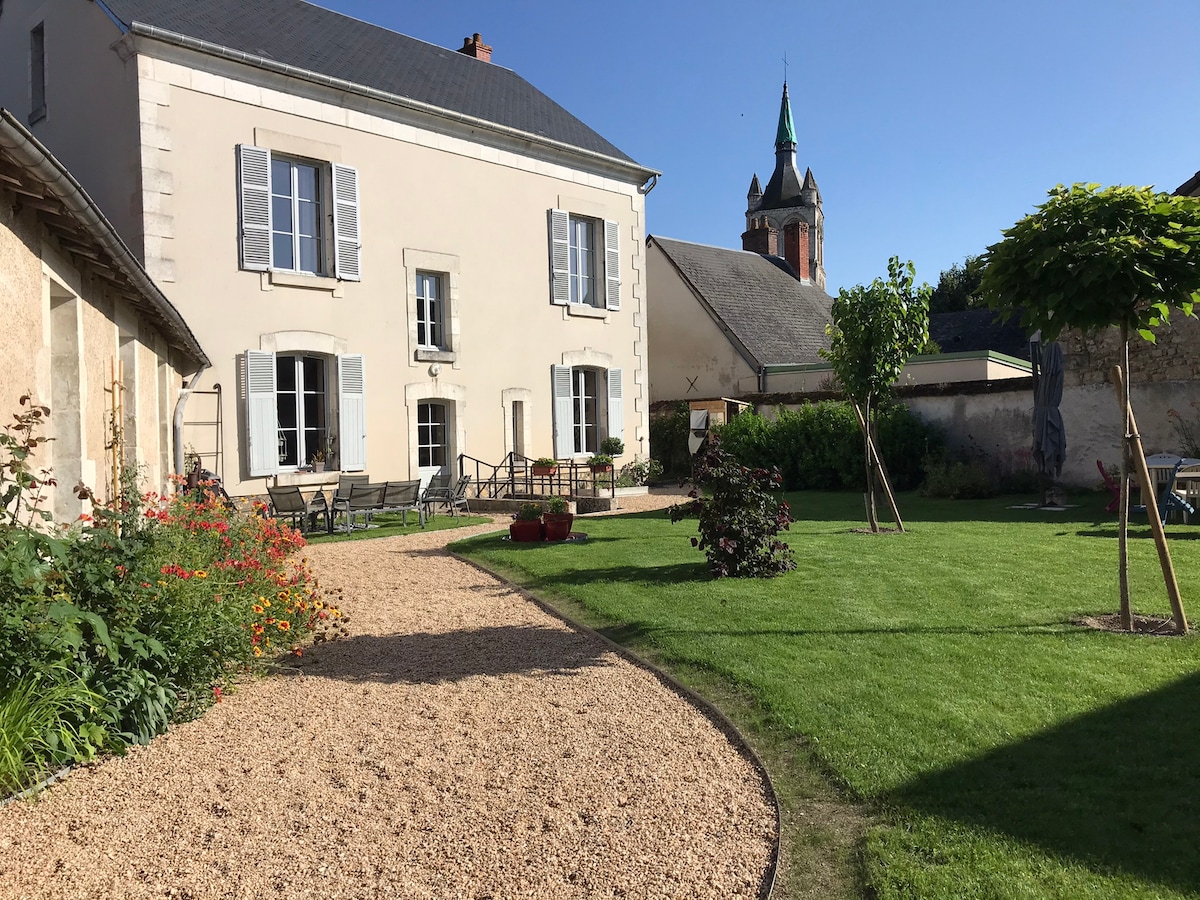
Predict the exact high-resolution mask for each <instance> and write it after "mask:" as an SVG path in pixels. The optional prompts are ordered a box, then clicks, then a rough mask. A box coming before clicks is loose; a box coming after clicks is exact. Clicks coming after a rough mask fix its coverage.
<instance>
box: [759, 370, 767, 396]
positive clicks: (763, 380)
mask: <svg viewBox="0 0 1200 900" xmlns="http://www.w3.org/2000/svg"><path fill="white" fill-rule="evenodd" d="M758 392H759V393H760V394H765V393H766V392H767V367H766V366H759V367H758Z"/></svg>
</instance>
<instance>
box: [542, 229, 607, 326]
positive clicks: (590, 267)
mask: <svg viewBox="0 0 1200 900" xmlns="http://www.w3.org/2000/svg"><path fill="white" fill-rule="evenodd" d="M620 236H621V227H620V223H618V222H615V221H608V220H603V219H595V218H589V217H587V216H581V215H574V214H572V213H570V212H568V211H566V210H562V209H552V210H550V302H551V303H554V304H556V305H559V306H592V307H599V308H601V309H609V310H619V309H620V308H621V240H620Z"/></svg>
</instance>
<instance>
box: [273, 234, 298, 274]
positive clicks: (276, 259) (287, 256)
mask: <svg viewBox="0 0 1200 900" xmlns="http://www.w3.org/2000/svg"><path fill="white" fill-rule="evenodd" d="M271 265H272V266H273V267H274V268H276V269H294V268H296V261H295V257H294V256H293V255H292V236H291V235H290V234H280V233H279V232H275V233H274V234H272V235H271Z"/></svg>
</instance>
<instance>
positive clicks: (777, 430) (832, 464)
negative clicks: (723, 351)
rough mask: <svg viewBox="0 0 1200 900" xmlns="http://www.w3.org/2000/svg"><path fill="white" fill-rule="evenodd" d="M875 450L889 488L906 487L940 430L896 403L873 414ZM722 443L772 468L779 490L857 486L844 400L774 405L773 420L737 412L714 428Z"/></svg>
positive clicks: (859, 470)
mask: <svg viewBox="0 0 1200 900" xmlns="http://www.w3.org/2000/svg"><path fill="white" fill-rule="evenodd" d="M877 423H878V424H877V429H878V432H879V452H880V453H881V454H882V456H883V459H884V463H885V464H886V465H887V467H888V473H889V474H890V476H891V481H892V487H893V488H895V489H896V490H900V491H903V490H911V489H913V488H915V487H916V486H917V485H918V484H920V482H921V480H922V479H923V478H924V474H925V472H924V459H925V457H926V456H928V455H929V454H931V453H938V452H940V450H941V447H942V443H943V439H942V434H941V431H940V430H939V429H937V428H936V427H933V426H930V425H926V424H925V423H924V422H922V421H921V419H920V418H919V417H918V416H916V415H914V414H913V413H912V412H910V411H909V409H908V407H906V406H904V405H903V404H900V403H895V404H888V405H883V406H881V407H880V408H879V410H878V413H877ZM717 430H718V431H719V433H720V436H721V443H722V446H723V447H724V448H725V449H726V450H727V451H728V452H730V453H732V454H733V455H734V456H735V457H737V459H738V461H739V462H741V463H742V464H743V465H746V466H751V467H756V468H763V467H769V466H778V467H779V469H780V471H781V472H782V474H783V484H784V489H785V490H789V491H795V490H863V489H864V487H865V475H864V471H865V466H864V462H863V441H862V432H861V431H860V430H859V427H858V420H857V418H856V416H855V415H854V410H853V409H852V408H851V407H850V406H849V405H848V404H846V403H843V402H841V401H834V400H824V401H821V402H820V403H807V404H805V405H804V406H801V407H800V408H799V409H795V410H791V409H782V408H781V409H780V410H779V413H778V415H777V417H776V418H775V419H774V420H770V421H768V420H767V419H765V418H763V417H762V416H759V415H757V414H755V413H742V414H741V415H739V416H736V417H735V418H733V419H731V420H730V421H729V422H728V423H727V424H726V425H723V426H721V427H720V428H719V429H717Z"/></svg>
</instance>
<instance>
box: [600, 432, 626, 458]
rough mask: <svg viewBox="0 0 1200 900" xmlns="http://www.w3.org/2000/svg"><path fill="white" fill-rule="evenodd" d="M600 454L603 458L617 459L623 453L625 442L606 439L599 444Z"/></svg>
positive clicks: (610, 438) (616, 439) (615, 438)
mask: <svg viewBox="0 0 1200 900" xmlns="http://www.w3.org/2000/svg"><path fill="white" fill-rule="evenodd" d="M600 452H601V453H603V454H604V455H605V456H612V457H614V458H615V457H618V456H620V455H621V454H622V453H624V452H625V442H624V441H623V440H621V439H620V438H619V437H606V438H605V439H604V440H602V441H601V442H600Z"/></svg>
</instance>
